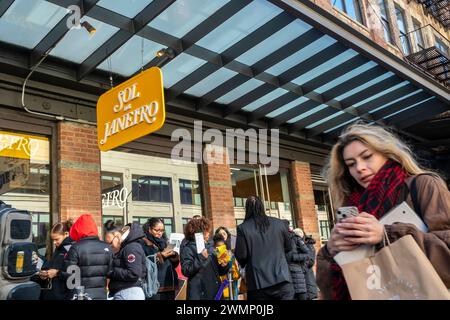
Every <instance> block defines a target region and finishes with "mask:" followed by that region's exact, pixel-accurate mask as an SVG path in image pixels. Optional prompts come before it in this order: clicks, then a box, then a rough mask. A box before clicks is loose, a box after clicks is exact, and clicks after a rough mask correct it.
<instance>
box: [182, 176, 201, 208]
mask: <svg viewBox="0 0 450 320" xmlns="http://www.w3.org/2000/svg"><path fill="white" fill-rule="evenodd" d="M180 198H181V203H182V204H191V205H197V206H199V205H201V202H200V188H199V183H198V181H191V180H183V179H180Z"/></svg>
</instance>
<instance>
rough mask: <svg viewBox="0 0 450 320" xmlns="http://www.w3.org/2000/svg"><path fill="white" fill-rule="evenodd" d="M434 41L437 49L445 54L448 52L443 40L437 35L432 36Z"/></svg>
mask: <svg viewBox="0 0 450 320" xmlns="http://www.w3.org/2000/svg"><path fill="white" fill-rule="evenodd" d="M434 41H435V43H436V44H435V45H436V48H438V49H439V50H441V51H442V52H443V53H446V54H448V47H447V46H446V45H445V44H444V42H443V41H442V40H441V39H440V38H438V37H436V36H435V37H434Z"/></svg>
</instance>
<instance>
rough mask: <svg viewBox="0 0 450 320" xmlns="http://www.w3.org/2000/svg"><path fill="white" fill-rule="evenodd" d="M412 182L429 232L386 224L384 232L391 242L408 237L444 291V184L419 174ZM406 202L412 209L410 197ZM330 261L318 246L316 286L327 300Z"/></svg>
mask: <svg viewBox="0 0 450 320" xmlns="http://www.w3.org/2000/svg"><path fill="white" fill-rule="evenodd" d="M412 178H414V177H410V178H408V179H407V180H406V183H407V184H408V187H409V186H410V185H411V182H412ZM416 179H417V182H416V186H417V193H418V203H419V205H420V209H421V211H422V214H423V219H424V221H425V223H426V224H427V225H428V228H429V231H428V232H427V233H423V232H421V231H419V230H418V229H417V228H416V227H415V226H413V225H412V224H407V223H394V224H392V225H387V226H385V227H386V231H387V234H388V236H389V239H390V240H391V241H392V242H393V241H395V240H397V239H399V238H401V237H403V236H404V235H407V234H410V235H412V236H413V237H414V239H415V240H416V242H417V244H418V245H419V246H420V248H421V249H422V250H423V252H424V253H425V254H426V256H427V257H428V259H430V261H431V264H432V265H433V266H434V268H435V269H436V271H437V273H438V274H439V276H440V277H441V279H442V281H443V282H444V283H445V285H446V286H447V288H450V192H449V191H448V189H447V186H446V185H445V184H444V182H443V181H442V180H440V179H439V178H437V177H434V176H431V175H419V176H417V177H416ZM406 202H407V203H408V205H409V206H410V207H411V208H414V206H413V203H412V199H411V195H409V196H408V198H407V200H406ZM332 262H334V260H333V258H332V257H331V256H330V255H329V253H328V251H327V250H326V249H325V247H322V248H321V249H320V251H319V253H318V255H317V285H318V286H319V288H320V290H321V298H322V299H330V298H331V277H330V272H329V269H330V263H332Z"/></svg>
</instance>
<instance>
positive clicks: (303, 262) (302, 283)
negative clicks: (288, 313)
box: [286, 232, 310, 293]
mask: <svg viewBox="0 0 450 320" xmlns="http://www.w3.org/2000/svg"><path fill="white" fill-rule="evenodd" d="M289 236H290V237H291V244H292V250H291V251H289V252H288V253H287V254H286V260H287V262H288V264H289V271H290V272H291V276H292V284H293V285H294V291H295V293H306V292H307V288H306V278H305V276H306V271H307V264H308V262H309V258H310V256H309V249H308V247H307V246H306V244H305V242H304V241H303V239H302V238H300V237H299V236H297V235H296V234H295V233H293V232H289Z"/></svg>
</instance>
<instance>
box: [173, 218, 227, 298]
mask: <svg viewBox="0 0 450 320" xmlns="http://www.w3.org/2000/svg"><path fill="white" fill-rule="evenodd" d="M210 231H211V223H210V222H209V220H208V219H206V218H205V217H201V218H198V219H191V220H190V221H189V222H188V224H187V225H186V228H185V231H184V234H185V240H186V241H185V242H184V243H182V245H181V270H182V272H183V275H185V276H186V277H188V282H187V300H213V299H214V298H215V296H216V294H217V293H218V291H219V288H220V284H221V282H220V276H222V275H225V274H227V272H228V269H229V265H228V264H227V263H223V264H219V262H218V260H217V256H216V255H214V254H213V251H214V247H212V246H211V242H210V241H209V236H210ZM196 233H202V234H203V239H204V246H205V248H204V249H203V250H202V252H201V253H197V245H196V241H195V234H196Z"/></svg>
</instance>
